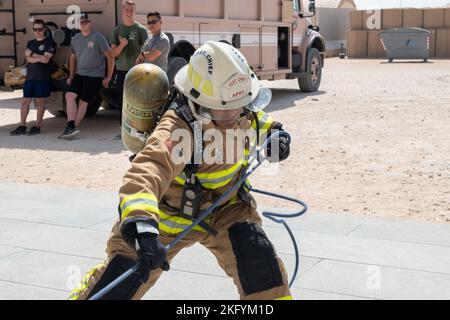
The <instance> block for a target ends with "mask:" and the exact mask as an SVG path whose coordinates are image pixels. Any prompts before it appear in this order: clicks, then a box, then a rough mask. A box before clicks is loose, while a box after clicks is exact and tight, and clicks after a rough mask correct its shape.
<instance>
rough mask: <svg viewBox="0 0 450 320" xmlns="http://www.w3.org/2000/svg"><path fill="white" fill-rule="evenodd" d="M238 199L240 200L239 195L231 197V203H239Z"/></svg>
mask: <svg viewBox="0 0 450 320" xmlns="http://www.w3.org/2000/svg"><path fill="white" fill-rule="evenodd" d="M237 201H238V196H237V195H235V196H234V197H233V198H231V200H230V202H229V203H230V204H235V203H237Z"/></svg>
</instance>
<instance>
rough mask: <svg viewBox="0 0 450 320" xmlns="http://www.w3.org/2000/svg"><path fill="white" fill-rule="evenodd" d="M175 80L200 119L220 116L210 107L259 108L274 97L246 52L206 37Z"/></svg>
mask: <svg viewBox="0 0 450 320" xmlns="http://www.w3.org/2000/svg"><path fill="white" fill-rule="evenodd" d="M174 83H175V86H176V87H177V88H178V90H180V92H181V93H182V94H183V95H184V96H186V97H187V98H188V101H189V106H190V107H191V109H192V111H193V113H194V115H195V116H196V117H197V118H200V120H201V118H203V119H204V118H207V119H212V120H221V119H217V117H216V118H213V116H212V115H211V112H210V110H211V109H214V110H236V109H240V108H245V109H248V110H251V111H256V112H258V111H261V110H263V109H264V108H265V107H267V106H268V105H269V103H270V100H271V99H272V92H271V91H270V89H268V88H264V87H261V86H260V84H259V80H258V78H257V76H256V74H255V73H254V72H253V71H252V70H251V69H250V67H249V65H248V63H247V60H246V58H245V57H244V55H243V54H242V53H241V52H239V50H237V49H236V48H234V47H233V46H231V45H229V44H227V43H223V42H217V41H207V42H205V44H204V45H202V46H201V47H200V48H198V49H197V50H196V51H195V52H194V54H193V55H192V57H191V59H190V62H189V64H188V65H186V66H184V67H183V68H182V69H181V70H180V71H179V72H178V73H177V75H176V76H175V80H174Z"/></svg>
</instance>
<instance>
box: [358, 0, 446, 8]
mask: <svg viewBox="0 0 450 320" xmlns="http://www.w3.org/2000/svg"><path fill="white" fill-rule="evenodd" d="M355 2H357V4H358V9H370V8H377V7H378V8H398V7H400V4H401V6H402V7H405V8H407V7H411V8H417V7H418V8H420V7H445V6H447V4H448V5H450V0H356V1H355Z"/></svg>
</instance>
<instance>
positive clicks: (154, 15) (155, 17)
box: [136, 12, 170, 72]
mask: <svg viewBox="0 0 450 320" xmlns="http://www.w3.org/2000/svg"><path fill="white" fill-rule="evenodd" d="M147 23H148V26H149V30H150V32H151V33H152V35H153V37H152V38H151V39H147V41H146V42H145V44H144V46H143V47H142V53H141V55H140V56H139V57H138V59H137V60H136V64H138V63H143V62H147V63H153V64H155V65H157V66H158V67H160V68H161V69H163V70H164V71H166V72H167V67H168V60H169V51H170V40H169V37H168V36H167V35H166V34H165V33H164V32H162V31H161V25H162V21H161V15H160V14H159V13H158V12H151V13H149V14H148V15H147Z"/></svg>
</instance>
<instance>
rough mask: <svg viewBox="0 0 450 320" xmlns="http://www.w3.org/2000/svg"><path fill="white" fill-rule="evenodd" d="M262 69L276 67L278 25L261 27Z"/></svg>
mask: <svg viewBox="0 0 450 320" xmlns="http://www.w3.org/2000/svg"><path fill="white" fill-rule="evenodd" d="M261 30H262V32H261V46H262V65H261V69H262V71H268V70H277V69H278V63H277V61H278V27H262V28H261Z"/></svg>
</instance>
